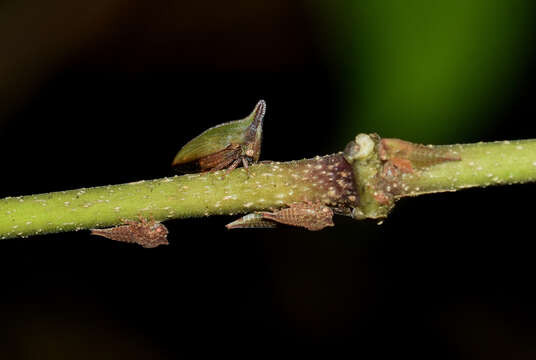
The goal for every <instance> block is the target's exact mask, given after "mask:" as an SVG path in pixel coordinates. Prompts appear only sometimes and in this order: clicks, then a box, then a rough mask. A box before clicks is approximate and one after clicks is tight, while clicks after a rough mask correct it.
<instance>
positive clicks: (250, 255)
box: [0, 0, 536, 359]
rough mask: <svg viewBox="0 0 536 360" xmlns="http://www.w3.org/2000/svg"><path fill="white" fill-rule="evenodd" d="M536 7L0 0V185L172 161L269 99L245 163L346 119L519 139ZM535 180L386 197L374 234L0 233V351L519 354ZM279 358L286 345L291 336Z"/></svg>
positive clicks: (89, 182) (79, 354)
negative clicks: (158, 237)
mask: <svg viewBox="0 0 536 360" xmlns="http://www.w3.org/2000/svg"><path fill="white" fill-rule="evenodd" d="M534 7H535V5H534V2H533V1H531V0H526V1H523V0H510V1H508V0H502V1H501V0H487V1H484V0H473V1H462V0H449V1H424V0H409V1H402V0H400V1H395V0H384V1H378V0H377V1H373V0H361V1H360V0H355V1H342V0H335V1H329V2H328V1H320V0H311V1H305V0H304V1H283V0H272V1H242V0H230V1H225V2H222V1H216V0H207V1H203V2H187V1H171V0H152V1H148V0H140V1H136V2H133V1H127V0H93V1H91V2H85V1H74V2H73V1H68V0H50V1H47V2H43V1H39V0H19V1H9V0H7V1H3V2H1V3H0V151H1V153H2V154H3V157H2V164H3V166H2V169H3V175H4V176H3V177H2V181H1V185H2V186H1V187H0V196H2V197H5V196H15V195H22V194H31V193H40V192H48V191H59V190H64V189H73V188H78V187H88V186H97V185H104V184H110V183H122V182H128V181H136V180H140V179H150V178H156V177H161V176H168V175H170V174H171V170H170V163H171V160H172V159H173V156H174V155H175V153H176V151H177V150H178V149H179V148H180V147H181V146H182V145H183V144H184V143H186V142H187V141H188V140H189V139H191V138H192V137H193V136H196V135H197V134H199V133H200V132H201V131H202V130H204V129H206V128H208V127H209V126H213V125H214V124H217V123H220V122H223V121H228V120H232V119H237V118H241V117H243V116H245V115H247V114H248V113H249V111H250V110H251V108H252V106H253V105H254V104H255V103H256V101H257V100H258V99H260V98H264V99H265V100H266V101H267V103H268V110H267V117H266V121H265V137H264V142H263V151H262V154H261V157H262V158H263V159H269V160H272V159H273V160H282V161H284V160H291V159H299V158H304V157H312V156H315V155H317V154H326V153H332V152H336V151H339V150H341V149H343V148H344V146H345V144H346V143H347V142H348V141H349V140H351V139H352V138H353V137H354V136H355V134H356V133H358V132H377V133H379V134H380V135H381V136H384V137H400V138H404V139H406V140H410V141H418V142H423V143H455V142H475V141H480V140H483V141H490V140H503V139H519V138H536V126H535V125H534V121H533V119H534V118H535V115H536V114H535V110H534V109H535V108H536V107H535V106H534V99H535V96H536V91H535V87H534V79H535V78H536V77H535V74H536V73H535V70H536V62H535V52H534V50H535V46H534V34H535V33H534V23H535V15H534V10H535V9H534ZM534 195H536V188H535V187H534V186H531V185H525V186H512V187H505V188H490V189H483V190H471V191H466V192H461V193H456V194H445V195H435V196H429V197H423V198H416V199H412V200H408V201H402V202H401V203H400V204H398V205H397V208H396V209H395V211H394V212H393V214H392V216H391V217H390V218H389V219H388V221H386V222H385V223H384V224H383V225H382V226H381V227H379V226H377V225H376V224H374V223H372V222H354V221H351V220H350V219H346V218H339V217H337V218H336V219H335V222H336V224H337V226H336V227H335V228H332V229H328V230H325V231H322V232H318V233H307V232H303V231H301V230H298V229H288V228H281V229H278V230H274V231H262V230H261V231H238V232H229V231H225V229H224V227H223V224H225V223H227V222H229V221H231V220H232V219H233V217H215V218H210V219H189V220H182V221H172V222H169V223H166V225H167V226H168V227H169V229H170V231H171V234H170V243H171V245H170V246H168V247H165V248H164V247H161V248H158V249H154V250H147V249H141V248H137V247H134V246H132V245H127V244H116V243H112V242H111V241H107V240H104V239H98V238H92V237H90V236H89V235H88V234H87V232H80V233H68V234H58V235H49V236H39V237H32V238H30V239H27V240H24V241H21V240H10V241H5V242H1V243H0V272H1V273H2V274H3V278H2V280H3V287H2V290H0V334H1V335H2V336H1V337H0V339H2V340H0V357H1V358H2V359H4V358H5V359H11V358H19V359H34V358H40V359H58V358H78V359H94V358H96V357H98V358H100V359H108V358H110V359H116V358H126V357H128V358H129V359H164V358H178V357H181V355H186V354H196V355H202V354H206V355H223V354H228V353H232V354H240V355H245V356H248V357H257V356H258V355H266V354H270V355H273V356H279V355H280V354H282V353H283V352H284V353H286V354H296V355H301V356H308V355H318V354H323V355H325V356H330V357H333V356H334V353H336V352H350V353H351V355H352V356H357V357H363V358H370V357H371V356H372V355H374V357H378V356H381V355H386V356H400V354H410V356H412V357H414V358H415V357H416V358H426V359H430V358H433V359H460V358H461V359H465V358H467V359H475V358H478V359H480V358H482V359H505V358H509V359H533V358H534V357H535V356H536V348H535V347H534V343H535V341H536V312H535V311H534V309H533V308H534V306H533V304H534V302H535V301H536V296H535V294H534V292H533V290H532V286H531V284H532V283H533V279H534V275H536V268H535V266H534V262H533V254H534V251H535V250H536V245H535V244H534V242H533V236H532V235H526V233H527V232H529V234H530V231H532V229H531V226H530V225H531V224H532V223H533V216H532V213H533V211H532V210H531V204H532V202H531V200H530V199H533V198H534ZM289 350H290V351H289Z"/></svg>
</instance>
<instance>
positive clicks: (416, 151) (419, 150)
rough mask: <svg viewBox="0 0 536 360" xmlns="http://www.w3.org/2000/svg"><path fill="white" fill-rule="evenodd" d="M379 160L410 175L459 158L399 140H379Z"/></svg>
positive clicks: (446, 151) (442, 151)
mask: <svg viewBox="0 0 536 360" xmlns="http://www.w3.org/2000/svg"><path fill="white" fill-rule="evenodd" d="M378 152H379V156H380V159H381V160H384V161H389V162H390V164H392V165H394V166H395V167H396V168H398V169H399V170H400V171H402V172H406V173H412V172H413V171H414V169H415V168H417V169H419V168H425V167H428V166H432V165H436V164H440V163H442V162H446V161H459V160H461V158H460V156H459V155H457V154H454V153H452V152H450V151H448V150H445V149H441V148H436V147H433V146H426V145H422V144H414V143H411V142H409V141H404V140H401V139H381V141H380V146H379V149H378Z"/></svg>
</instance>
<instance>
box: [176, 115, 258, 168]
mask: <svg viewBox="0 0 536 360" xmlns="http://www.w3.org/2000/svg"><path fill="white" fill-rule="evenodd" d="M247 126H248V124H247V122H246V121H245V120H235V121H231V122H228V123H223V124H220V125H216V126H214V127H211V128H210V129H208V130H206V131H205V132H203V133H202V134H201V135H199V136H197V137H195V138H194V139H192V140H190V141H189V142H188V143H187V144H186V145H184V146H183V147H182V149H181V150H180V151H179V153H178V154H177V156H175V159H174V160H173V163H172V166H177V165H182V164H186V163H189V162H192V161H196V160H199V159H200V158H203V157H205V156H208V155H211V154H214V153H217V152H219V151H221V150H223V149H225V148H226V147H228V146H229V145H230V144H233V143H234V144H241V143H243V142H244V136H245V134H244V131H245V129H246V128H247Z"/></svg>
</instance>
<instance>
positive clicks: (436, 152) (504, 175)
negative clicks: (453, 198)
mask: <svg viewBox="0 0 536 360" xmlns="http://www.w3.org/2000/svg"><path fill="white" fill-rule="evenodd" d="M344 156H345V158H346V159H347V161H349V162H350V163H352V167H353V171H354V176H355V178H357V179H358V181H357V182H356V187H357V192H358V196H359V206H358V207H357V208H354V210H353V213H352V215H353V217H354V218H357V219H363V218H372V219H382V218H385V217H386V216H387V215H388V214H389V212H390V211H391V209H392V208H393V206H394V204H395V201H396V200H398V199H400V198H402V197H407V196H417V195H422V194H429V193H436V192H445V191H456V190H460V189H465V188H470V187H477V186H478V187H486V186H489V185H507V184H514V183H526V182H533V181H536V140H517V141H500V142H489V143H483V142H481V143H476V144H458V145H441V146H423V145H419V144H412V143H408V142H405V141H402V140H399V139H383V140H382V139H380V138H379V137H378V136H377V135H375V134H371V135H367V134H359V135H358V136H357V137H356V140H355V141H352V142H350V143H349V144H348V146H347V147H346V149H345V153H344Z"/></svg>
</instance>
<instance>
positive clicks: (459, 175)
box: [400, 140, 536, 196]
mask: <svg viewBox="0 0 536 360" xmlns="http://www.w3.org/2000/svg"><path fill="white" fill-rule="evenodd" d="M436 148H438V149H441V148H442V149H448V150H450V151H454V152H456V153H457V154H459V156H460V157H461V160H460V161H449V162H444V163H442V164H438V165H435V166H431V167H428V168H425V169H423V170H422V171H421V172H416V173H414V174H407V175H406V176H404V177H403V180H402V181H403V183H405V184H406V185H407V186H408V188H407V190H405V191H404V192H403V193H402V194H401V195H400V196H415V195H420V194H425V193H433V192H442V191H455V190H459V189H464V188H470V187H477V186H478V187H485V186H489V185H509V184H517V183H526V182H532V181H535V180H536V140H517V141H498V142H490V143H476V144H460V145H444V146H436Z"/></svg>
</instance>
